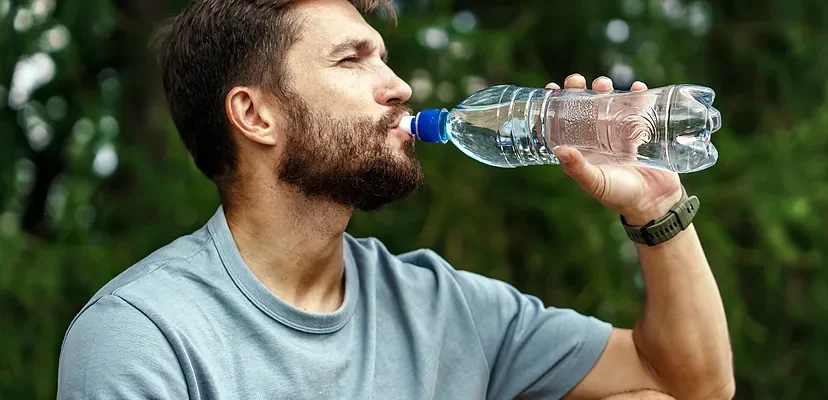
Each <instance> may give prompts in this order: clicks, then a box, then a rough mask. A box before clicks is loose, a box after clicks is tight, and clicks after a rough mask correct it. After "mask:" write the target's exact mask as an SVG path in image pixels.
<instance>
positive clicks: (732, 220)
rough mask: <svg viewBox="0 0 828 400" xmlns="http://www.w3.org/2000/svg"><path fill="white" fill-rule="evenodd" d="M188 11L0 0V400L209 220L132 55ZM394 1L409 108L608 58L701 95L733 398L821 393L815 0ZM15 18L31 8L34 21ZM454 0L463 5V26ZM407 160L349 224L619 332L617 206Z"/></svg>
mask: <svg viewBox="0 0 828 400" xmlns="http://www.w3.org/2000/svg"><path fill="white" fill-rule="evenodd" d="M52 3H54V5H55V8H54V10H51V9H50V8H49V7H48V5H49V4H52ZM170 3H173V4H170ZM184 3H185V2H184V1H183V0H181V1H176V2H164V1H161V0H152V1H150V0H144V1H142V2H126V1H113V2H111V3H110V2H109V1H105V0H76V1H66V0H56V1H55V2H50V1H41V0H35V1H33V2H29V1H8V0H0V48H2V49H3V52H2V53H0V333H2V335H1V336H0V398H4V399H5V398H9V399H17V398H21V399H24V398H25V399H30V398H36V399H40V398H50V397H54V391H55V384H56V379H57V376H56V371H57V369H56V366H57V361H58V357H59V349H60V344H61V340H62V335H63V333H64V332H65V330H66V328H67V327H68V324H69V322H70V321H71V319H72V317H73V316H74V315H75V313H77V311H78V310H79V309H80V307H82V305H83V304H84V303H85V302H86V301H87V300H88V299H89V297H90V296H91V295H92V294H93V293H94V292H95V291H96V290H97V289H98V288H100V286H101V285H103V284H104V283H105V282H106V281H108V280H109V279H111V278H112V277H113V276H115V275H116V274H117V273H119V272H120V271H122V270H123V269H125V268H126V267H128V266H129V265H131V264H132V263H134V262H136V261H138V260H140V259H141V258H142V257H144V256H146V255H147V254H149V252H151V251H152V250H154V249H155V248H157V247H159V246H162V245H163V244H165V243H167V242H169V241H170V240H172V239H173V238H175V237H176V236H179V235H182V234H186V233H188V232H190V231H192V230H194V229H196V228H198V227H199V226H200V225H201V224H202V223H203V222H204V221H205V220H206V218H208V217H209V216H210V215H211V214H212V213H213V212H214V211H215V207H216V205H217V196H216V194H215V190H214V189H213V188H212V186H211V185H210V183H209V182H208V181H206V180H205V179H203V178H202V177H201V176H200V175H199V174H198V172H197V171H196V169H195V168H194V166H193V164H192V162H191V160H190V159H189V157H188V156H187V154H186V152H185V150H184V148H183V146H182V145H181V144H180V142H179V140H178V138H177V135H176V132H175V129H174V127H173V126H172V124H171V122H170V120H169V117H168V115H167V113H166V110H165V109H164V102H163V97H162V95H161V93H160V89H159V84H158V77H157V70H156V69H155V67H154V63H153V62H154V60H153V56H152V54H151V53H150V52H149V48H148V47H147V39H148V37H149V34H150V32H151V29H152V26H153V24H155V23H157V22H158V21H160V20H161V19H162V18H163V17H165V16H167V15H170V14H172V13H173V12H175V11H176V10H178V9H180V7H181V6H182V5H183V4H184ZM398 3H400V4H401V5H402V7H403V9H402V14H401V18H400V21H399V25H398V26H397V27H391V28H386V24H385V23H384V22H382V21H381V20H379V19H372V21H373V22H374V23H375V25H376V26H377V28H378V30H379V31H380V32H381V33H383V35H384V36H385V40H386V43H387V46H388V48H389V49H390V52H391V65H392V67H393V68H394V69H395V71H397V73H398V74H399V75H400V76H401V77H402V78H404V79H406V80H408V81H409V82H410V83H411V84H412V86H413V87H414V89H415V98H414V100H413V101H412V106H413V107H415V108H418V107H450V106H451V105H453V104H455V103H457V102H458V101H460V100H461V99H463V98H464V97H465V96H466V95H467V94H468V93H469V92H470V91H471V90H474V89H475V88H479V87H481V86H484V85H491V84H497V83H515V84H520V85H525V86H543V85H544V84H546V83H547V82H548V81H557V82H559V83H560V82H562V81H563V79H564V77H566V76H567V75H568V74H570V73H572V72H581V73H583V74H584V75H586V76H587V78H588V79H591V78H594V77H597V76H598V75H599V74H610V73H611V72H614V73H613V75H615V76H616V81H619V78H623V77H624V68H623V65H627V66H629V67H630V68H631V70H632V71H634V76H635V78H636V79H640V80H643V81H645V82H647V83H648V84H649V85H650V86H651V87H656V86H661V85H666V84H672V83H697V84H702V85H706V86H710V87H712V88H714V89H715V90H716V92H717V99H716V106H717V108H719V109H720V110H721V111H722V115H723V117H724V126H725V127H724V128H723V130H722V131H720V132H718V133H716V134H715V135H714V138H713V140H714V143H716V145H717V147H718V148H719V151H720V155H721V159H720V161H719V163H718V164H717V165H716V166H715V167H713V168H712V169H709V170H707V171H704V172H701V173H696V174H691V175H687V176H685V177H684V182H685V185H686V186H687V187H688V189H689V190H690V191H691V192H693V193H695V194H698V195H699V197H700V198H701V200H702V208H701V211H700V214H699V216H698V217H697V222H696V226H697V229H698V230H699V232H700V235H701V237H702V241H703V243H704V245H705V248H706V251H707V255H708V258H709V261H710V264H711V265H712V267H713V269H714V273H715V275H716V278H717V280H718V282H719V285H720V288H721V291H722V294H723V296H724V300H725V304H726V308H727V313H728V319H729V324H730V329H731V336H732V341H733V346H734V351H735V363H736V374H737V379H738V382H737V384H738V389H737V398H743V399H758V400H764V399H801V398H820V397H821V395H823V394H824V393H826V392H828V383H826V382H828V379H826V378H828V366H826V365H825V362H824V360H825V359H826V356H828V345H826V344H825V341H824V340H823V338H825V337H828V318H826V313H827V312H828V276H826V275H827V274H828V272H826V270H825V268H824V266H825V265H826V263H827V262H828V251H826V250H825V243H828V233H826V232H828V230H826V229H825V226H826V224H828V218H826V217H825V211H826V210H828V156H826V152H828V139H827V138H828V136H826V134H825V132H826V131H828V109H827V108H826V96H825V95H826V89H828V86H826V80H825V78H824V71H826V70H828V68H826V67H828V48H825V46H822V43H825V42H826V40H828V33H826V31H824V29H821V28H822V27H823V26H825V25H826V23H828V3H824V2H818V1H816V0H812V1H809V0H801V1H795V0H791V1H790V2H787V3H782V2H777V1H772V0H751V1H747V0H726V1H715V2H704V1H680V0H664V1H650V0H617V1H606V2H593V1H582V2H574V1H568V2H550V1H548V0H526V1H522V2H503V1H493V0H477V1H471V0H439V1H437V0H435V1H432V2H424V1H413V0H410V1H400V2H398ZM6 5H8V7H6ZM44 5H45V6H44ZM671 5H672V7H673V8H670V6H671ZM20 9H25V10H29V11H32V10H34V11H36V12H34V13H32V18H31V20H30V21H29V20H28V19H27V17H26V12H23V14H22V16H21V12H20V11H19V10H20ZM6 10H8V11H6ZM43 10H45V11H43ZM463 10H468V11H471V12H472V14H473V15H474V16H476V19H475V20H474V21H475V24H474V26H473V28H471V29H470V28H469V27H470V26H471V25H470V23H469V22H470V20H469V19H468V15H465V14H464V15H465V17H462V16H461V17H458V16H457V15H458V14H457V12H458V11H463ZM41 11H43V12H41ZM463 18H466V19H465V25H464V20H463ZM614 19H618V20H622V21H624V23H625V24H626V26H627V27H628V37H627V38H626V39H625V40H618V41H617V42H614V41H612V40H608V36H607V27H608V24H609V22H610V21H611V20H614ZM27 21H29V22H30V23H28V24H27ZM26 25H29V26H28V27H26ZM15 26H17V28H15ZM59 26H63V27H65V29H62V28H58V30H52V29H54V28H55V27H59ZM619 26H620V25H618V24H616V25H615V27H616V28H618V27H619ZM23 28H25V29H23ZM429 29H431V30H429ZM622 31H623V29H622ZM55 32H57V33H55ZM60 32H68V34H69V36H68V38H67V37H65V36H61V35H62V34H61V33H60ZM615 33H616V34H620V33H623V32H615ZM622 36H623V35H622ZM616 37H617V36H616ZM62 38H63V39H68V40H67V41H65V46H56V45H60V44H61V43H63V42H62V41H61V40H62ZM426 39H428V40H426ZM424 43H425V44H428V43H430V44H431V45H432V46H431V47H430V46H427V45H424ZM38 52H44V54H48V56H49V58H50V59H51V60H53V63H54V67H55V68H54V76H53V77H52V78H51V79H50V80H49V81H48V82H46V83H45V84H44V85H42V86H41V87H40V88H38V89H37V90H35V91H33V92H32V94H31V96H30V98H29V99H28V100H27V101H26V102H24V104H9V102H8V100H9V98H10V92H12V91H13V87H14V86H13V84H12V76H13V74H14V71H15V66H16V65H18V62H19V61H20V60H21V59H22V58H27V57H30V56H32V55H34V54H36V53H38ZM40 60H41V61H42V57H41V58H40ZM619 65H621V67H619ZM620 80H621V81H623V79H620ZM630 83H631V82H626V84H625V83H624V82H621V84H620V85H619V86H622V87H619V88H620V89H625V88H626V87H628V85H629V84H630ZM625 85H626V86H625ZM44 130H45V132H46V133H45V135H44V133H43V132H44ZM113 154H115V155H116V156H117V169H115V170H114V173H111V174H108V172H112V171H107V170H106V169H107V168H106V167H107V161H112V157H111V156H112V155H113ZM418 154H419V157H420V159H421V162H422V164H423V167H424V169H425V172H426V176H427V181H428V183H427V185H426V186H424V187H423V188H422V189H421V190H420V191H418V192H417V193H416V194H415V195H414V196H412V197H411V198H410V199H408V200H405V201H402V202H398V203H396V204H394V205H391V206H389V207H388V208H386V209H385V210H383V211H381V212H378V213H372V214H358V215H357V216H356V217H355V218H354V219H353V221H352V223H351V225H350V226H349V231H350V232H351V233H352V234H354V235H357V236H376V237H379V238H381V239H382V240H383V241H385V242H386V243H387V244H388V246H389V247H390V248H391V249H392V250H394V251H398V252H402V251H407V250H411V249H413V248H418V247H430V248H433V249H435V250H437V251H438V252H439V253H441V254H442V255H443V256H444V257H446V258H447V259H448V260H449V261H451V262H452V263H453V264H454V265H455V266H456V267H457V268H462V269H469V270H474V271H479V272H482V273H484V274H487V275H489V276H492V277H496V278H500V279H504V280H506V281H509V282H511V283H513V284H514V285H516V286H517V287H518V288H520V289H522V290H524V291H526V292H528V293H532V294H535V295H538V296H539V297H541V298H542V299H544V300H545V301H547V302H548V304H551V305H556V306H560V307H571V308H575V309H577V310H579V311H581V312H584V313H589V314H594V315H596V316H598V317H600V318H603V319H606V320H608V321H611V322H613V323H614V324H616V325H619V326H630V325H631V324H632V323H633V322H634V321H635V319H636V317H637V315H638V313H639V311H640V304H641V295H642V290H643V288H642V281H641V278H640V276H639V273H638V267H637V260H636V258H635V253H634V250H633V248H632V247H631V245H630V244H629V243H628V241H627V240H626V239H625V238H624V236H623V232H622V231H621V230H620V226H619V224H618V221H617V216H616V215H613V214H612V213H610V212H608V211H607V210H605V209H603V208H602V207H600V206H599V205H598V204H596V203H595V202H593V201H591V200H590V199H589V198H588V197H587V196H586V195H584V194H583V193H581V191H580V190H579V189H578V188H577V187H576V186H575V185H574V184H573V183H572V182H571V181H570V180H569V179H568V178H566V177H565V176H563V174H562V173H561V172H560V169H559V168H557V167H553V166H549V167H530V168H521V169H515V170H505V169H496V168H491V167H487V166H485V165H482V164H479V163H477V162H475V161H473V160H471V159H469V158H467V157H465V156H463V155H462V154H461V153H460V152H459V151H457V150H456V149H454V148H452V147H451V146H439V145H420V146H419V147H418ZM107 157H109V158H107ZM93 166H96V167H93ZM109 166H110V167H111V163H109Z"/></svg>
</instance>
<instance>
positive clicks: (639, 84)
mask: <svg viewBox="0 0 828 400" xmlns="http://www.w3.org/2000/svg"><path fill="white" fill-rule="evenodd" d="M642 90H647V85H646V84H645V83H644V82H641V81H635V82H633V84H632V86H631V87H630V91H631V92H638V91H642Z"/></svg>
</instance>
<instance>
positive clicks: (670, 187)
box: [546, 74, 681, 225]
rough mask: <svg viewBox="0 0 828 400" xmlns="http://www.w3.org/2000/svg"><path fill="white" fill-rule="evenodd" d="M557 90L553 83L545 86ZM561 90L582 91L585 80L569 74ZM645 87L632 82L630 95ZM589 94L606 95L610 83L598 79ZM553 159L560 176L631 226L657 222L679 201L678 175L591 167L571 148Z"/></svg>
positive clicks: (563, 148)
mask: <svg viewBox="0 0 828 400" xmlns="http://www.w3.org/2000/svg"><path fill="white" fill-rule="evenodd" d="M546 87H547V88H549V89H560V87H559V86H558V85H557V84H555V83H550V84H549V85H547V86H546ZM564 89H586V79H584V77H583V76H581V75H580V74H572V75H570V76H569V77H567V78H566V80H565V81H564ZM646 89H647V85H645V84H644V83H642V82H635V83H634V84H633V85H632V87H631V88H630V90H631V91H641V90H646ZM592 90H594V91H596V92H610V91H612V90H613V88H612V80H610V79H609V78H606V77H600V78H597V79H595V80H594V81H593V82H592ZM555 156H557V157H558V159H559V160H560V161H561V165H562V167H563V170H564V172H566V174H567V175H569V176H571V177H572V179H574V180H575V182H577V183H578V184H579V185H580V186H581V188H583V189H584V190H585V191H586V192H587V193H589V194H590V195H592V196H593V197H595V198H596V199H598V201H600V202H601V204H603V205H605V206H606V207H608V208H610V209H612V210H613V211H615V212H618V213H619V214H621V215H623V216H624V218H625V219H626V220H627V223H629V224H631V225H644V224H646V223H647V222H650V221H651V220H653V219H658V218H660V217H662V216H664V215H665V214H667V212H668V211H669V210H670V207H672V206H673V205H675V204H676V203H677V202H678V201H679V200H680V199H681V184H680V181H679V177H678V174H676V173H673V172H668V171H664V170H659V169H655V168H647V167H635V166H623V165H598V166H596V165H592V164H590V163H589V162H588V161H587V160H586V158H584V156H583V154H581V152H580V151H578V150H577V149H575V148H571V147H564V146H562V147H560V148H558V149H557V150H556V151H555Z"/></svg>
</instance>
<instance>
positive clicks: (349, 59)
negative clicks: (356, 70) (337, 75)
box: [339, 56, 359, 64]
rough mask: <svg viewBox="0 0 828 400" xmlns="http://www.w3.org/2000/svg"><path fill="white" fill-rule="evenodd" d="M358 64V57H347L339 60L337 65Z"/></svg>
mask: <svg viewBox="0 0 828 400" xmlns="http://www.w3.org/2000/svg"><path fill="white" fill-rule="evenodd" d="M355 62H359V57H357V56H348V57H345V58H343V59H341V60H339V64H348V63H355Z"/></svg>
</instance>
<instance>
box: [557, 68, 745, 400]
mask: <svg viewBox="0 0 828 400" xmlns="http://www.w3.org/2000/svg"><path fill="white" fill-rule="evenodd" d="M564 85H565V87H572V88H585V87H586V80H585V79H584V78H583V77H582V76H580V75H577V74H575V75H571V76H570V77H569V78H567V81H566V82H565V83H564ZM556 86H557V85H554V84H550V86H549V87H556ZM592 86H593V90H595V91H609V90H612V81H610V80H609V79H607V78H599V79H596V80H595V81H594V82H593V84H592ZM646 88H647V87H646V85H644V84H643V83H641V82H637V83H636V84H634V85H633V87H632V88H631V89H632V90H633V91H636V90H645V89H646ZM556 155H557V156H558V158H559V159H560V160H561V162H562V168H563V170H564V171H565V172H566V173H567V174H568V175H570V176H571V177H572V178H573V180H574V181H575V182H577V183H578V184H579V185H580V186H581V188H582V189H584V190H585V191H586V192H587V193H589V194H590V195H592V196H593V197H595V198H596V199H597V200H599V201H600V202H601V203H602V204H604V205H605V206H607V207H608V208H610V209H612V210H614V211H616V212H618V213H619V214H621V215H624V216H625V218H626V220H627V221H628V222H629V223H630V224H631V225H643V224H645V223H646V222H648V221H650V220H653V219H657V218H660V217H661V216H663V215H665V214H666V213H667V210H669V209H670V207H672V206H673V205H674V204H675V203H676V202H677V201H678V200H679V199H680V198H681V185H680V181H679V177H678V175H677V174H674V173H671V172H667V171H661V170H655V169H651V168H639V167H630V166H595V165H591V164H590V163H588V162H587V161H586V160H585V159H584V157H583V155H582V154H581V153H580V152H578V151H577V150H575V149H571V148H560V149H558V151H556ZM637 250H638V254H639V258H640V260H641V269H642V273H643V276H644V282H645V285H646V293H647V300H646V301H645V303H644V307H643V313H642V315H641V317H640V319H639V320H638V322H637V323H636V325H635V328H634V329H633V330H632V331H630V330H620V329H614V330H613V332H612V334H611V335H610V339H609V342H608V344H607V347H606V349H605V350H604V352H603V354H602V355H601V357H600V358H599V360H598V362H597V363H596V365H595V366H594V368H593V369H592V370H591V372H590V373H589V374H587V376H586V377H585V378H584V380H583V381H582V382H581V383H580V384H579V385H578V386H577V387H576V388H575V389H574V390H573V391H572V392H571V393H570V394H569V395H568V398H570V399H588V398H600V397H606V396H609V395H613V394H617V393H623V392H625V391H630V390H639V389H653V390H657V391H661V392H666V393H669V394H671V395H672V396H674V397H676V398H678V399H730V398H732V397H733V395H734V390H735V385H734V381H733V369H732V355H731V348H730V338H729V336H728V331H727V321H726V319H725V312H724V307H723V305H722V301H721V297H720V294H719V291H718V288H717V286H716V282H715V280H714V277H713V274H712V272H711V270H710V266H709V265H708V264H707V260H706V257H705V255H704V251H703V250H702V246H701V243H700V241H699V238H698V236H697V235H696V231H695V229H694V227H693V226H692V225H690V226H689V227H688V228H687V229H686V230H685V231H683V232H681V233H680V234H679V235H678V236H676V237H674V238H673V239H671V240H669V241H667V242H665V243H662V244H660V245H657V246H654V247H649V246H646V245H637Z"/></svg>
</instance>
